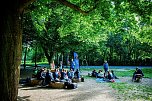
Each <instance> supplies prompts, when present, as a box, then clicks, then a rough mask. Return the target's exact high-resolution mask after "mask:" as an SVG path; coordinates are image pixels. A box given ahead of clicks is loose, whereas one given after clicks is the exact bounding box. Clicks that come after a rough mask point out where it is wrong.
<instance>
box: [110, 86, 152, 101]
mask: <svg viewBox="0 0 152 101" xmlns="http://www.w3.org/2000/svg"><path fill="white" fill-rule="evenodd" d="M109 85H110V86H111V87H112V88H113V89H115V90H117V91H118V95H119V96H117V97H118V99H121V100H125V101H126V100H146V101H150V100H152V97H151V95H152V92H151V91H152V87H150V86H145V85H137V84H127V83H110V84H109Z"/></svg>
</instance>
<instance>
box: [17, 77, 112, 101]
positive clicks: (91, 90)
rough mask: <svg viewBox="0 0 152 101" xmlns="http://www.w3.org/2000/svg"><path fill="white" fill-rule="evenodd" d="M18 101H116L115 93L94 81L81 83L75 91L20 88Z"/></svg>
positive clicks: (89, 80) (86, 80)
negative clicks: (113, 95)
mask: <svg viewBox="0 0 152 101" xmlns="http://www.w3.org/2000/svg"><path fill="white" fill-rule="evenodd" d="M18 91H19V94H18V96H19V100H18V101H61V100H62V101H114V100H115V98H113V97H112V96H111V94H112V93H113V92H114V91H113V90H112V89H110V87H108V86H107V85H105V84H104V83H96V81H95V80H94V79H85V82H79V83H78V88H77V89H73V90H67V89H51V88H42V87H21V88H19V90H18Z"/></svg>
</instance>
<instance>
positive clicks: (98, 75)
mask: <svg viewBox="0 0 152 101" xmlns="http://www.w3.org/2000/svg"><path fill="white" fill-rule="evenodd" d="M91 76H92V77H96V78H103V80H106V81H111V82H114V79H118V77H117V76H116V75H115V74H114V71H113V70H109V71H106V72H103V71H102V70H101V69H100V70H99V71H98V72H97V71H96V70H95V69H94V70H93V71H92V73H91Z"/></svg>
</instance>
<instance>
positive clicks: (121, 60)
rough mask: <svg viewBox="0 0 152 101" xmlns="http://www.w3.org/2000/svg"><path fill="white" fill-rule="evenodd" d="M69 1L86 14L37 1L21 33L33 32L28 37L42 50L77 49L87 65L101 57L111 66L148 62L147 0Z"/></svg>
mask: <svg viewBox="0 0 152 101" xmlns="http://www.w3.org/2000/svg"><path fill="white" fill-rule="evenodd" d="M68 1H69V2H71V3H72V4H73V5H75V6H74V7H79V9H81V10H83V11H86V12H88V14H86V15H84V14H83V13H80V12H78V11H77V10H78V9H77V10H76V9H75V10H74V9H71V8H69V7H67V6H65V5H63V4H61V3H60V2H59V1H56V0H44V1H43V0H38V1H36V2H34V3H33V4H32V5H30V7H29V8H36V9H34V10H33V11H32V12H30V13H29V14H27V16H26V21H28V23H27V22H26V21H25V22H24V23H25V24H26V23H27V25H26V28H25V30H24V33H26V34H27V33H32V34H30V35H31V36H30V37H31V38H32V39H31V40H35V41H36V43H37V44H39V46H40V47H42V48H43V50H46V52H45V53H48V54H49V53H53V52H57V53H66V52H69V51H77V52H78V53H79V56H80V57H79V58H80V60H83V59H84V57H85V59H86V60H87V61H88V64H89V65H100V64H101V63H100V62H102V61H103V60H104V59H106V60H108V61H109V62H110V63H111V64H113V65H136V64H138V63H140V64H139V65H143V64H144V65H149V64H150V62H148V61H147V58H148V59H150V60H151V58H152V54H151V51H152V44H151V43H152V42H151V40H152V39H151V29H152V27H151V26H150V20H151V18H152V17H151V13H150V11H151V9H150V8H151V2H150V1H148V0H147V1H144V0H139V1H138V0H137V1H131V0H68ZM89 10H90V11H89ZM28 25H29V26H28ZM23 38H24V40H25V39H26V38H25V37H23ZM33 54H34V53H33ZM49 55H50V56H51V54H49ZM143 60H145V62H146V63H147V64H145V63H142V62H141V61H143ZM116 61H117V62H116Z"/></svg>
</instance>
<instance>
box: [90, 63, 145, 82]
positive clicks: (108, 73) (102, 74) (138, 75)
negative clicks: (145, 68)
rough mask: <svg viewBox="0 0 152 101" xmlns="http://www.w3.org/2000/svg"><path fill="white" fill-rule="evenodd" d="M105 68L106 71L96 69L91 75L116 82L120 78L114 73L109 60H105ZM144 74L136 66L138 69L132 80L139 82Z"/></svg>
mask: <svg viewBox="0 0 152 101" xmlns="http://www.w3.org/2000/svg"><path fill="white" fill-rule="evenodd" d="M103 69H104V72H103V71H102V70H99V71H98V72H96V70H95V69H94V70H93V71H92V73H91V76H92V77H96V78H103V80H106V81H110V82H114V81H115V79H118V77H117V76H116V75H115V74H114V71H113V70H109V66H108V63H107V61H105V62H104V64H103ZM143 76H144V74H143V72H142V70H141V69H139V68H138V67H136V70H135V72H134V73H133V77H132V81H137V82H138V81H140V80H141V78H142V77H143Z"/></svg>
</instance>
